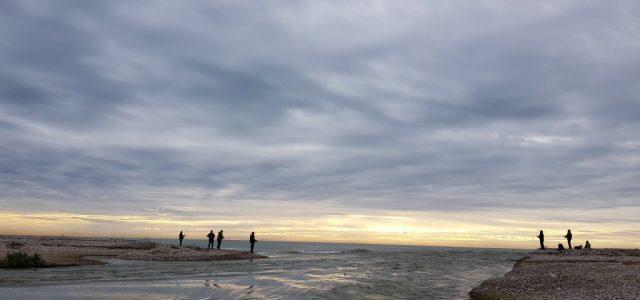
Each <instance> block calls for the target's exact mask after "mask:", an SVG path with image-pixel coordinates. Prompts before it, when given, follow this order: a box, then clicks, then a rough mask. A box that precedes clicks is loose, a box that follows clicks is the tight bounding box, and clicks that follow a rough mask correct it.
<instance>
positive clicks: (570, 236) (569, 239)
mask: <svg viewBox="0 0 640 300" xmlns="http://www.w3.org/2000/svg"><path fill="white" fill-rule="evenodd" d="M564 237H565V238H567V242H568V243H569V249H571V239H572V238H573V235H572V234H571V229H569V230H567V235H565V236H564Z"/></svg>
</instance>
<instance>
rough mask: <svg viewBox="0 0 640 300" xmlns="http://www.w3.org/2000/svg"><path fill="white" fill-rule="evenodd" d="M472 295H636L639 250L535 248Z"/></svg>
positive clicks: (638, 293)
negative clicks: (504, 272) (509, 270)
mask: <svg viewBox="0 0 640 300" xmlns="http://www.w3.org/2000/svg"><path fill="white" fill-rule="evenodd" d="M469 295H470V296H471V298H472V299H483V300H484V299H640V250H638V249H593V250H568V251H556V250H537V251H535V252H533V253H531V254H529V255H527V256H526V257H525V258H523V259H521V260H520V261H518V262H517V263H516V264H515V266H514V267H513V270H512V271H511V272H509V273H507V274H506V275H505V276H504V277H502V278H499V279H490V280H487V281H485V282H483V283H482V284H481V285H480V286H478V287H476V288H474V289H473V290H471V292H470V293H469Z"/></svg>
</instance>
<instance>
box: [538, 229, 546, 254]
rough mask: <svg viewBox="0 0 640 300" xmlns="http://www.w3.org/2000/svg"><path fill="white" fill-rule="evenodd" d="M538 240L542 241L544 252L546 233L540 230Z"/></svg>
mask: <svg viewBox="0 0 640 300" xmlns="http://www.w3.org/2000/svg"><path fill="white" fill-rule="evenodd" d="M538 239H540V249H542V250H544V249H545V248H544V232H543V231H542V230H540V234H538Z"/></svg>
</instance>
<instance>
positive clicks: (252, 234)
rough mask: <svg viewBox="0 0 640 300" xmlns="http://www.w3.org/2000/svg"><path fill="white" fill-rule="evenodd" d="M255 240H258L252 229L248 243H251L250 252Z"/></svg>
mask: <svg viewBox="0 0 640 300" xmlns="http://www.w3.org/2000/svg"><path fill="white" fill-rule="evenodd" d="M257 241H258V240H256V234H255V233H254V232H253V231H252V232H251V235H250V236H249V243H250V244H251V253H253V246H255V244H256V242H257Z"/></svg>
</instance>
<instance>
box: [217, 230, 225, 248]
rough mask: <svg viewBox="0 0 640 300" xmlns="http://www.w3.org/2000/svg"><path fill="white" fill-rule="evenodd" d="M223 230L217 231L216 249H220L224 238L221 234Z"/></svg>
mask: <svg viewBox="0 0 640 300" xmlns="http://www.w3.org/2000/svg"><path fill="white" fill-rule="evenodd" d="M223 231H224V230H220V231H218V250H220V245H221V244H222V240H223V239H224V235H222V232H223Z"/></svg>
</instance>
